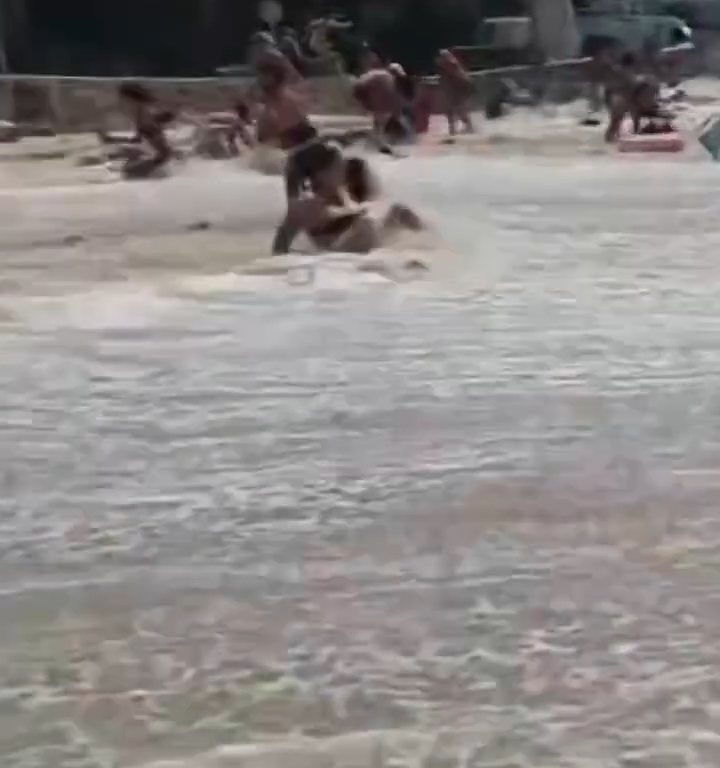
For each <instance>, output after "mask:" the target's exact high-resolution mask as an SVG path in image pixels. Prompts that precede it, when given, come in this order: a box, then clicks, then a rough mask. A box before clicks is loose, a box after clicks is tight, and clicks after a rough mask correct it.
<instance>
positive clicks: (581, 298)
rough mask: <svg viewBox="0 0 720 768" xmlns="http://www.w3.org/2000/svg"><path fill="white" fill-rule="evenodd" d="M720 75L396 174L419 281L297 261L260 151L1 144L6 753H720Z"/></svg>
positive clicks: (385, 257) (389, 167)
mask: <svg viewBox="0 0 720 768" xmlns="http://www.w3.org/2000/svg"><path fill="white" fill-rule="evenodd" d="M693 89H695V90H693ZM716 90H717V96H718V97H720V89H718V88H717V85H716V84H715V83H714V82H712V81H700V82H699V83H695V84H690V85H689V86H688V91H689V92H690V93H691V95H692V94H697V97H696V98H697V103H694V104H691V106H690V107H689V108H688V110H687V111H686V112H685V113H684V117H683V118H681V121H680V122H681V126H682V127H683V129H684V130H687V132H688V134H687V135H688V137H689V139H688V150H687V151H686V152H685V153H681V154H679V155H676V156H653V157H650V156H628V155H620V154H619V153H617V152H616V151H614V150H612V149H608V148H607V147H606V146H605V145H604V144H603V141H602V135H601V134H602V129H598V128H595V129H585V128H580V127H579V126H578V121H579V118H580V117H582V106H581V105H567V106H564V107H552V108H547V109H546V110H537V111H530V110H527V111H521V110H518V111H517V112H515V113H513V115H512V116H511V117H509V118H508V119H507V120H505V121H498V122H497V123H492V124H490V123H488V124H487V125H483V126H482V128H481V132H480V134H479V137H478V138H474V139H464V138H462V139H460V140H459V141H458V142H457V144H456V145H454V146H447V145H444V144H441V143H440V142H439V141H437V142H428V143H426V144H424V145H422V146H421V147H419V148H417V149H414V150H408V154H409V155H410V157H408V158H405V159H399V160H392V159H388V158H377V159H376V158H373V160H372V161H373V163H374V164H375V166H376V167H377V169H378V172H379V174H380V175H381V177H382V180H383V183H384V186H385V188H386V194H387V197H388V199H392V200H400V201H403V202H406V203H408V204H410V205H412V206H413V207H414V208H416V209H417V210H418V211H420V212H421V213H422V214H423V216H425V218H426V219H427V220H428V221H429V223H430V225H431V229H432V232H431V236H428V237H426V238H421V239H409V240H407V241H401V242H398V243H397V244H395V245H394V246H393V247H392V248H389V249H387V250H386V251H384V252H381V253H380V254H379V255H376V256H375V257H374V258H377V259H378V260H380V261H383V262H384V263H386V264H388V265H389V268H388V270H386V271H382V270H373V269H365V268H364V266H366V265H365V264H364V260H363V259H358V258H354V257H350V256H342V255H333V256H322V255H317V254H313V253H311V252H310V251H309V250H308V249H306V248H303V249H302V252H301V253H298V254H295V255H294V256H293V257H292V259H291V260H290V261H287V260H286V261H282V260H281V261H280V262H277V261H276V262H274V263H273V262H272V260H271V259H270V258H269V257H268V253H269V248H270V242H271V239H272V232H273V227H274V226H275V224H276V223H277V221H278V219H279V217H280V216H281V215H282V212H283V205H284V201H283V188H282V183H281V180H280V178H279V177H278V176H276V175H263V174H261V173H258V172H256V171H253V170H251V169H250V168H249V167H248V165H247V164H246V163H244V162H243V161H227V162H225V161H221V162H211V161H190V162H188V163H186V164H183V165H182V166H179V167H178V168H177V171H176V172H175V173H174V174H173V176H172V177H171V178H167V179H163V180H159V181H147V182H137V183H125V182H119V181H117V180H116V179H115V178H114V177H113V175H112V173H110V172H109V171H108V169H106V168H104V167H102V166H97V167H80V166H79V165H78V164H77V158H78V157H80V156H82V155H83V154H85V153H87V152H91V151H93V149H94V148H96V145H95V144H94V140H93V138H92V137H73V136H70V137H59V138H52V139H32V140H25V141H23V142H21V143H20V144H17V145H10V146H6V147H2V148H0V198H1V200H2V202H1V204H0V254H1V256H0V359H1V360H2V365H1V366H0V391H1V392H2V395H3V396H2V398H0V414H1V416H0V424H1V425H2V426H0V483H1V486H0V487H1V488H2V494H0V616H2V624H1V626H0V763H2V766H3V768H31V767H32V768H111V767H112V768H151V767H152V768H235V767H236V766H237V767H241V768H264V767H265V766H268V767H270V768H278V767H279V766H286V765H287V766H294V767H299V768H303V767H304V766H307V768H331V767H336V768H365V766H368V768H369V767H370V766H373V768H379V767H380V766H382V767H383V768H385V767H387V768H415V767H416V766H417V767H418V768H455V766H457V767H458V768H465V767H467V768H526V767H527V768H564V767H566V766H567V768H608V767H609V766H618V768H620V767H622V768H661V767H662V768H664V767H665V766H668V767H672V768H683V767H684V766H687V767H688V768H704V767H705V766H707V767H708V768H714V767H715V766H717V764H718V758H719V756H720V742H719V741H718V736H717V733H718V728H719V727H720V687H719V686H718V681H717V670H718V669H719V668H720V666H719V665H720V658H718V656H719V654H720V643H718V638H719V637H720V619H719V618H718V617H719V616H720V613H719V612H718V610H717V609H718V600H720V591H718V587H717V563H718V556H719V555H720V521H718V518H717V514H716V509H715V507H716V500H717V495H718V488H720V444H719V443H718V435H720V408H718V402H717V400H718V394H717V390H718V387H717V376H718V370H720V342H719V341H718V339H720V316H718V312H717V307H718V285H720V262H718V258H717V254H718V253H719V252H720V250H719V248H718V246H719V245H720V224H719V223H718V222H720V197H719V196H718V189H719V181H720V176H719V173H720V169H719V168H718V166H717V165H716V164H714V163H713V162H711V161H710V160H709V158H708V157H707V155H706V153H704V151H703V150H702V148H700V147H699V146H698V145H696V144H695V143H694V142H692V141H691V140H690V138H691V135H692V131H693V130H695V129H696V128H697V127H698V126H699V125H700V124H701V123H702V121H703V120H704V119H705V118H706V117H707V116H708V115H710V114H712V113H713V111H714V109H715V103H716V102H714V101H713V94H714V92H715V91H716ZM718 103H720V100H719V102H718ZM52 153H55V154H54V156H50V155H52ZM61 155H62V156H61ZM409 257H412V258H421V259H422V260H423V261H424V262H425V263H427V264H428V266H429V267H430V269H429V272H427V273H424V274H423V275H421V276H414V277H413V278H412V279H410V278H407V279H406V276H403V275H402V274H401V273H400V272H396V270H395V267H394V265H395V264H399V263H402V261H403V260H405V259H407V258H409ZM278 265H279V266H278Z"/></svg>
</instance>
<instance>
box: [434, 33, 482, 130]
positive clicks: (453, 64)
mask: <svg viewBox="0 0 720 768" xmlns="http://www.w3.org/2000/svg"><path fill="white" fill-rule="evenodd" d="M436 65H437V69H438V86H439V95H440V100H441V104H442V106H443V108H444V110H445V114H446V116H447V121H448V129H449V131H450V136H455V134H456V132H457V121H458V120H460V122H461V123H462V124H463V125H464V126H465V132H466V133H472V132H473V131H474V130H475V129H474V126H473V123H472V118H471V117H470V111H469V108H468V102H469V101H470V97H471V96H472V95H473V93H474V92H475V87H474V86H473V82H472V79H471V77H470V75H469V74H468V73H467V72H466V71H465V68H464V67H463V65H462V64H461V63H460V62H459V61H458V59H457V57H456V56H455V55H454V54H453V53H451V52H450V51H449V50H448V49H447V48H444V49H443V50H441V51H440V52H439V53H438V56H437V59H436Z"/></svg>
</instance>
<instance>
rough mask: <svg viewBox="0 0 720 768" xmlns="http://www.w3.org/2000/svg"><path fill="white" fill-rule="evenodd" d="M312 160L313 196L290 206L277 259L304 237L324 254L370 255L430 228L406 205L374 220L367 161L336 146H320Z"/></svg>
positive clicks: (276, 249) (281, 229)
mask: <svg viewBox="0 0 720 768" xmlns="http://www.w3.org/2000/svg"><path fill="white" fill-rule="evenodd" d="M311 159H312V171H311V174H310V186H311V194H310V195H308V196H307V197H304V198H302V199H299V200H294V201H292V202H291V203H290V206H289V208H288V212H287V214H286V216H285V219H284V220H283V222H282V224H281V225H280V227H279V228H278V230H277V233H276V235H275V240H274V243H273V253H274V254H285V253H287V252H288V251H289V250H290V247H291V245H292V243H293V241H294V239H295V238H296V237H297V236H298V235H299V234H301V233H305V234H306V235H307V236H308V237H309V238H310V240H311V241H312V242H313V243H314V244H315V245H316V246H317V247H318V248H319V249H321V250H324V251H343V252H350V253H368V252H370V251H372V250H373V249H375V248H378V247H380V246H381V245H382V244H383V243H384V242H385V241H386V239H387V237H388V236H389V235H390V234H392V233H393V232H395V231H397V230H401V229H409V230H420V229H423V228H424V227H423V223H422V221H421V220H420V218H419V217H418V216H417V215H416V214H415V213H414V212H413V211H411V210H410V209H409V208H406V207H405V206H401V205H393V206H392V207H391V208H390V210H389V212H388V213H387V215H386V216H385V217H384V218H383V219H382V220H380V221H378V220H377V219H375V218H373V217H371V216H370V215H369V212H368V208H367V205H366V204H367V203H368V202H370V201H371V200H372V199H373V198H374V197H375V196H376V194H377V187H376V185H375V184H374V181H373V180H372V178H371V175H370V171H369V169H368V167H367V165H366V163H365V162H364V161H362V160H359V159H357V158H352V159H347V158H345V157H344V156H343V154H342V151H341V150H340V149H339V148H338V147H336V146H334V145H332V144H318V145H316V147H315V149H314V151H313V153H312V158H311Z"/></svg>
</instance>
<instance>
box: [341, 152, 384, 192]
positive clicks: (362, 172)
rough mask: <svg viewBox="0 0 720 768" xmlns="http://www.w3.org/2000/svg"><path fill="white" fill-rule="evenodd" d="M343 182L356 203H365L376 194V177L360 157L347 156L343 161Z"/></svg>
mask: <svg viewBox="0 0 720 768" xmlns="http://www.w3.org/2000/svg"><path fill="white" fill-rule="evenodd" d="M345 182H346V184H347V188H348V192H349V193H350V197H352V199H353V200H354V201H355V202H356V203H366V202H368V201H369V200H373V199H375V198H376V197H377V196H378V183H377V179H376V178H375V177H374V175H373V173H372V172H371V170H370V167H369V166H368V164H367V161H365V160H363V159H362V158H361V157H349V158H347V160H346V161H345Z"/></svg>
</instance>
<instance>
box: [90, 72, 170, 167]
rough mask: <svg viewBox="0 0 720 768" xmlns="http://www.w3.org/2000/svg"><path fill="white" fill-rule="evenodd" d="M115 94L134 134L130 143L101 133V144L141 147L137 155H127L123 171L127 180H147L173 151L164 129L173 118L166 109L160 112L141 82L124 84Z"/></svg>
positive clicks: (168, 158) (168, 159)
mask: <svg viewBox="0 0 720 768" xmlns="http://www.w3.org/2000/svg"><path fill="white" fill-rule="evenodd" d="M118 94H119V96H120V102H121V103H122V104H123V106H124V107H125V109H126V110H127V112H128V114H129V116H130V118H131V119H132V121H133V123H134V125H135V135H134V136H133V137H132V138H130V140H129V141H127V140H125V139H123V140H118V139H117V137H113V136H108V135H107V134H104V133H103V134H101V135H100V138H101V141H103V143H108V144H118V143H130V144H140V145H141V146H142V150H141V152H140V153H130V156H129V157H128V159H127V160H126V162H125V164H124V165H123V168H122V174H123V176H125V178H127V179H146V178H148V177H149V176H152V175H154V174H155V173H156V172H157V171H158V170H160V169H161V168H163V167H164V166H166V165H167V163H168V162H169V161H170V159H171V158H172V154H173V153H172V149H171V147H170V144H169V142H168V140H167V137H166V136H165V126H167V125H168V124H169V123H170V122H172V121H173V120H174V119H175V114H174V113H173V112H171V111H169V110H160V109H158V107H157V101H156V99H155V97H154V96H153V95H152V94H151V93H150V91H149V90H148V89H147V88H145V86H143V85H141V84H140V83H131V82H128V83H123V84H122V85H121V86H120V88H119V90H118Z"/></svg>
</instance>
